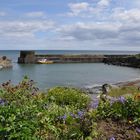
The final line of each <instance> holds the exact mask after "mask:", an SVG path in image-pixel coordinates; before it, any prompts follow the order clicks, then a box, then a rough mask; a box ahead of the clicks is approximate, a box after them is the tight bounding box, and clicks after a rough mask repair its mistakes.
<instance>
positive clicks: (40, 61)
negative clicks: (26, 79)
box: [37, 59, 54, 64]
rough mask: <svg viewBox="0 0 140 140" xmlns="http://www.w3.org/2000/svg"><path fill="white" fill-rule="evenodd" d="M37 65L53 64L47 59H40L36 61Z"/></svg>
mask: <svg viewBox="0 0 140 140" xmlns="http://www.w3.org/2000/svg"><path fill="white" fill-rule="evenodd" d="M37 63H38V64H53V63H54V62H53V61H51V60H47V59H41V60H38V61H37Z"/></svg>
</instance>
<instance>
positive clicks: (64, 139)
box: [0, 77, 140, 140]
mask: <svg viewBox="0 0 140 140" xmlns="http://www.w3.org/2000/svg"><path fill="white" fill-rule="evenodd" d="M123 90H124V91H123V92H126V91H128V89H127V90H126V89H123ZM119 91H121V90H119ZM129 91H130V90H129ZM131 91H133V89H132V90H131ZM114 92H115V91H114ZM135 92H136V91H135ZM117 94H118V91H117ZM139 116H140V101H139V100H135V98H127V99H126V98H124V97H119V98H112V99H110V100H109V99H108V100H106V101H102V100H99V101H97V102H93V101H91V99H90V98H89V96H88V95H87V94H85V93H83V92H82V91H80V90H78V89H75V88H68V87H56V88H52V89H50V90H49V91H48V93H42V92H41V91H39V89H38V88H36V87H35V86H34V82H33V81H32V80H30V79H29V78H28V77H25V78H24V79H23V81H21V82H20V83H19V84H18V85H12V84H11V82H10V81H9V82H6V83H4V84H2V85H1V87H0V139H1V140H91V139H98V138H99V137H100V134H101V133H100V132H98V131H97V127H98V120H100V119H101V120H104V119H107V118H111V119H112V120H115V121H119V120H125V121H126V122H131V123H133V124H134V125H136V126H139V125H140V117H139ZM107 139H108V138H107Z"/></svg>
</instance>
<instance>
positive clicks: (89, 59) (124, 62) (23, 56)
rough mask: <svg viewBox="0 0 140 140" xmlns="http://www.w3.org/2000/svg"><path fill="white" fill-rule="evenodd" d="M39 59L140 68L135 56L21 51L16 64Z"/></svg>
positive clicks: (139, 59)
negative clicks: (48, 53)
mask: <svg viewBox="0 0 140 140" xmlns="http://www.w3.org/2000/svg"><path fill="white" fill-rule="evenodd" d="M41 59H47V60H49V61H53V62H54V63H105V64H112V65H119V66H129V67H135V68H140V56H139V57H137V56H135V55H84V54H82V55H53V54H51V55H47V54H46V55H42V54H41V55H39V54H35V52H34V51H21V52H20V57H19V58H18V63H23V64H28V63H37V62H38V61H39V60H41Z"/></svg>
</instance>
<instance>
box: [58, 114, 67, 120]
mask: <svg viewBox="0 0 140 140" xmlns="http://www.w3.org/2000/svg"><path fill="white" fill-rule="evenodd" d="M59 118H60V119H62V120H66V118H67V116H66V114H65V115H64V116H60V117H59Z"/></svg>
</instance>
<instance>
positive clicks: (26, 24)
mask: <svg viewBox="0 0 140 140" xmlns="http://www.w3.org/2000/svg"><path fill="white" fill-rule="evenodd" d="M53 26H54V22H52V21H47V20H44V21H41V20H36V21H35V20H31V21H0V36H1V37H3V36H4V37H33V36H34V33H35V32H41V31H43V32H44V31H48V30H49V29H51V28H53Z"/></svg>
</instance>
